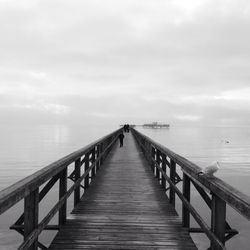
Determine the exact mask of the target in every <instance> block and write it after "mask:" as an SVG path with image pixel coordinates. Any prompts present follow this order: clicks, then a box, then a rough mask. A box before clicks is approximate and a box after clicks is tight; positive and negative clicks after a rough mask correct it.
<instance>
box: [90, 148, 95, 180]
mask: <svg viewBox="0 0 250 250" xmlns="http://www.w3.org/2000/svg"><path fill="white" fill-rule="evenodd" d="M95 153H96V150H95V147H94V148H93V149H92V150H91V164H94V163H95V159H96V155H95ZM95 175H96V165H95V166H94V167H93V169H92V171H91V177H95Z"/></svg>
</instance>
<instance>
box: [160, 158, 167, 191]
mask: <svg viewBox="0 0 250 250" xmlns="http://www.w3.org/2000/svg"><path fill="white" fill-rule="evenodd" d="M161 156H162V170H163V173H165V174H167V172H166V169H167V167H166V166H167V159H166V155H165V154H162V155H161ZM161 179H162V180H161V185H162V187H163V188H164V190H166V179H165V178H164V176H163V175H162V176H161Z"/></svg>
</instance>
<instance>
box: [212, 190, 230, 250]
mask: <svg viewBox="0 0 250 250" xmlns="http://www.w3.org/2000/svg"><path fill="white" fill-rule="evenodd" d="M211 209H212V211H211V212H212V214H211V215H212V216H211V229H212V232H213V233H214V234H215V235H216V236H217V238H218V239H219V240H220V241H221V243H222V244H223V245H225V227H226V202H225V201H223V200H222V199H221V198H220V197H218V196H217V195H215V194H212V207H211ZM211 249H212V250H220V248H219V247H217V246H216V245H215V244H213V243H211Z"/></svg>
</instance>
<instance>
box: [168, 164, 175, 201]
mask: <svg viewBox="0 0 250 250" xmlns="http://www.w3.org/2000/svg"><path fill="white" fill-rule="evenodd" d="M175 175H176V163H175V162H174V161H173V160H172V159H171V161H170V180H171V181H172V182H173V183H175ZM169 202H170V203H171V204H172V205H173V206H175V191H174V188H173V187H172V186H170V189H169Z"/></svg>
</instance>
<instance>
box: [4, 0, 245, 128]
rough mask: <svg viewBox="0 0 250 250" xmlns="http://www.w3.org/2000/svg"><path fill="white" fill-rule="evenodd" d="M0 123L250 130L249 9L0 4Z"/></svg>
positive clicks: (211, 0)
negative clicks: (234, 127)
mask: <svg viewBox="0 0 250 250" xmlns="http://www.w3.org/2000/svg"><path fill="white" fill-rule="evenodd" d="M0 117H1V120H2V122H6V123H9V122H14V121H16V120H17V119H18V120H19V121H28V122H30V121H35V122H38V123H40V122H49V121H50V122H80V121H84V122H88V123H100V122H103V123H105V124H106V123H107V124H112V123H123V122H129V123H143V122H148V121H154V120H157V121H164V122H170V123H173V124H185V123H189V124H211V125H250V2H249V0H237V1H235V0H157V1H155V0H124V1H123V0H105V1H104V0H99V1H98V0H78V1H77V0H70V1H69V0H68V1H64V0H41V1H38V0H22V1H19V0H0Z"/></svg>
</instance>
